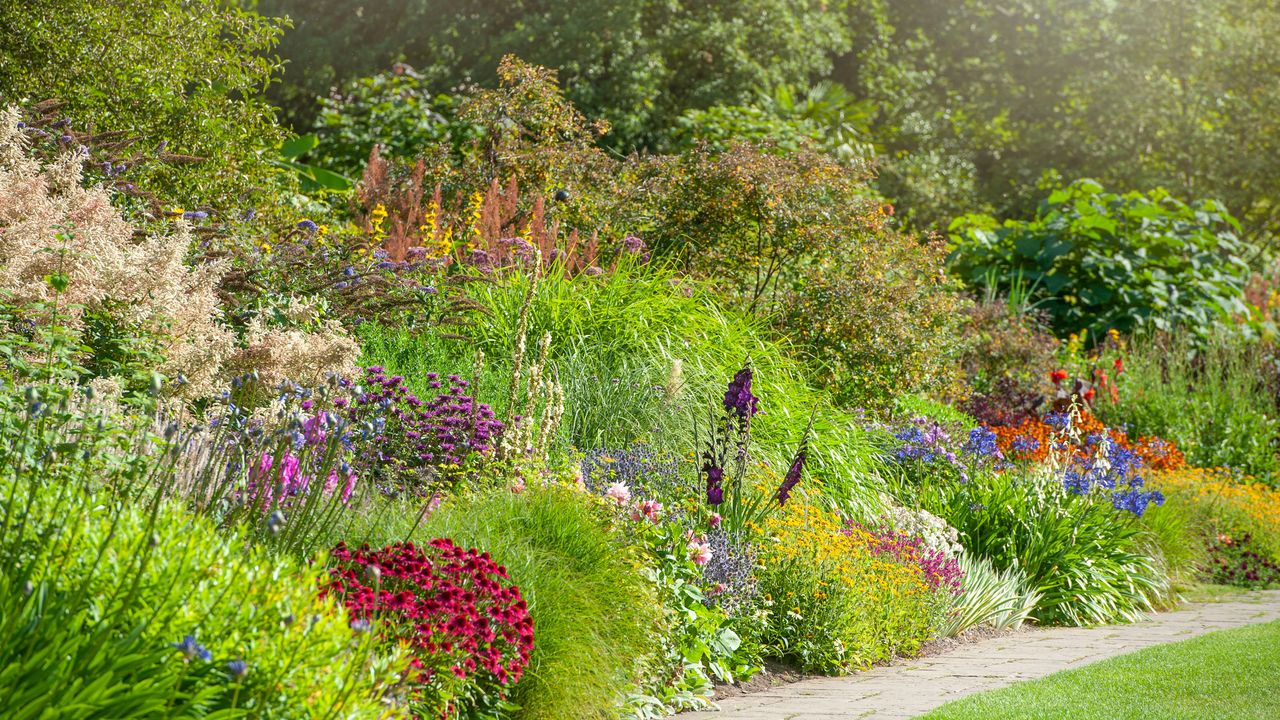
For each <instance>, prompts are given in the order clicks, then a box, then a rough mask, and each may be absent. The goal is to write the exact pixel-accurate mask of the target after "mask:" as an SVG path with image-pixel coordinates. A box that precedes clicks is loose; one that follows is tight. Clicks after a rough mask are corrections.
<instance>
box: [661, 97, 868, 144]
mask: <svg viewBox="0 0 1280 720" xmlns="http://www.w3.org/2000/svg"><path fill="white" fill-rule="evenodd" d="M870 120H871V109H870V108H869V107H868V106H867V103H866V102H864V101H860V100H858V99H857V98H855V97H854V96H853V95H851V94H850V93H849V92H848V91H847V90H845V88H844V87H843V86H841V85H838V84H835V83H832V82H831V81H829V80H824V81H822V82H819V83H816V84H814V85H813V86H811V87H809V88H808V89H807V90H797V89H795V88H793V87H791V86H788V85H780V86H778V87H777V88H775V89H774V90H773V91H772V92H764V91H760V92H757V97H756V99H755V101H754V102H753V103H751V104H748V105H716V106H714V107H710V108H707V109H705V110H700V109H690V110H686V111H685V113H684V114H683V115H681V116H680V118H679V120H678V121H677V129H676V131H675V132H674V133H673V137H674V144H675V146H676V147H677V148H680V149H684V150H687V149H689V148H692V147H696V146H698V145H700V144H703V143H705V144H706V145H708V146H709V147H710V148H711V149H712V150H714V151H716V152H724V151H725V150H728V149H729V148H730V147H731V146H732V145H734V144H735V143H739V142H749V143H752V144H755V145H760V146H762V147H764V148H765V149H766V150H767V151H770V152H777V153H780V154H784V155H785V154H789V153H793V152H796V151H798V150H800V149H802V148H805V147H808V146H814V147H818V148H821V149H822V150H823V151H824V152H826V153H827V154H828V155H830V156H832V157H833V158H835V159H837V160H839V161H841V162H845V163H851V164H852V163H857V162H863V161H867V160H870V159H872V157H873V156H874V155H875V148H874V147H873V146H872V145H871V144H870V142H869V141H868V138H869V137H870V135H871V127H870Z"/></svg>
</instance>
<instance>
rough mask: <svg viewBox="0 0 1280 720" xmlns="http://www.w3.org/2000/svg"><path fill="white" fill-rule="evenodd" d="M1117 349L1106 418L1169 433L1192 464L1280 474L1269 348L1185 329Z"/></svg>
mask: <svg viewBox="0 0 1280 720" xmlns="http://www.w3.org/2000/svg"><path fill="white" fill-rule="evenodd" d="M1117 357H1119V358H1121V359H1122V361H1123V367H1124V372H1123V373H1121V374H1117V375H1116V376H1115V377H1114V383H1115V385H1116V387H1117V393H1116V396H1115V398H1114V399H1113V398H1112V397H1111V396H1110V395H1107V396H1105V397H1102V398H1100V399H1099V402H1097V403H1095V407H1096V408H1097V412H1098V414H1099V416H1100V417H1102V418H1103V419H1105V420H1106V421H1107V422H1108V423H1111V424H1114V425H1124V426H1127V427H1131V428H1132V430H1133V432H1135V433H1143V434H1150V435H1157V436H1160V437H1163V438H1168V439H1169V440H1172V441H1174V442H1176V443H1177V444H1178V447H1179V448H1181V449H1182V451H1183V452H1184V453H1186V456H1187V460H1188V461H1189V462H1190V463H1191V464H1192V465H1197V466H1200V467H1219V466H1224V467H1231V468H1235V469H1238V470H1240V471H1241V472H1243V473H1246V474H1249V475H1254V476H1257V477H1259V478H1262V479H1263V480H1264V481H1272V480H1271V479H1272V478H1276V479H1280V409H1278V407H1277V392H1278V390H1280V386H1277V385H1276V383H1275V380H1274V376H1273V375H1270V374H1269V373H1270V367H1271V366H1272V363H1273V362H1274V361H1273V360H1272V359H1271V357H1270V356H1269V355H1268V353H1267V351H1266V349H1265V348H1263V347H1260V346H1258V345H1256V344H1250V343H1245V342H1243V341H1239V340H1231V339H1229V338H1226V337H1217V338H1215V339H1214V340H1212V341H1210V342H1207V343H1197V342H1196V341H1195V340H1194V338H1193V337H1191V336H1190V335H1189V334H1186V333H1182V334H1177V335H1172V336H1146V337H1139V338H1135V339H1134V340H1132V341H1131V343H1130V344H1129V347H1128V351H1127V352H1122V353H1118V354H1117Z"/></svg>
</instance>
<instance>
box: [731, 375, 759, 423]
mask: <svg viewBox="0 0 1280 720" xmlns="http://www.w3.org/2000/svg"><path fill="white" fill-rule="evenodd" d="M751 375H752V373H751V366H750V365H747V366H746V367H744V368H742V369H741V370H739V371H738V374H737V375H734V376H733V380H731V381H730V382H729V389H728V390H727V391H726V392H725V394H724V409H725V411H726V412H728V413H729V414H731V415H734V416H736V417H737V418H738V420H739V421H740V422H744V423H745V422H746V421H747V420H750V419H751V417H752V416H753V415H755V414H756V413H757V412H758V411H759V406H760V399H759V398H757V397H756V396H755V395H752V394H751Z"/></svg>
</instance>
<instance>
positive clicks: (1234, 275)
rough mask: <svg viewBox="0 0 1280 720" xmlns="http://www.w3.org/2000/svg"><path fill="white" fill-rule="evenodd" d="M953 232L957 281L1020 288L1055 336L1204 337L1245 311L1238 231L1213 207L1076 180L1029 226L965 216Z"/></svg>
mask: <svg viewBox="0 0 1280 720" xmlns="http://www.w3.org/2000/svg"><path fill="white" fill-rule="evenodd" d="M951 232H952V235H951V238H952V242H953V245H954V250H953V252H952V255H951V266H952V268H953V269H954V270H955V271H956V272H957V273H958V274H959V275H960V277H962V278H963V279H964V280H965V281H966V282H968V283H970V284H972V285H979V284H984V283H986V284H988V285H990V286H993V287H994V288H995V289H997V290H999V291H1001V292H1007V291H1008V290H1009V289H1010V288H1011V287H1012V285H1013V284H1014V283H1015V282H1025V283H1026V284H1027V286H1028V287H1029V290H1028V293H1029V297H1030V298H1031V299H1032V300H1033V301H1034V302H1035V303H1036V306H1037V307H1039V308H1041V309H1043V310H1044V311H1046V312H1047V313H1048V314H1049V315H1050V316H1051V317H1052V319H1053V326H1054V328H1055V330H1057V331H1058V332H1059V333H1060V334H1063V335H1065V334H1067V333H1073V332H1079V331H1081V330H1084V329H1088V330H1089V331H1090V332H1091V333H1092V334H1093V335H1094V336H1095V337H1101V336H1102V335H1104V334H1105V333H1106V331H1107V330H1109V329H1111V328H1115V329H1118V330H1120V331H1121V332H1129V331H1131V330H1133V329H1136V328H1150V329H1157V330H1170V329H1172V328H1175V327H1176V328H1181V329H1183V330H1185V331H1187V332H1191V333H1195V334H1200V335H1204V334H1206V333H1209V332H1211V331H1212V330H1213V328H1215V327H1216V326H1219V325H1221V324H1224V323H1226V322H1228V321H1229V320H1230V319H1231V317H1232V316H1234V315H1245V314H1246V308H1245V305H1244V300H1243V291H1244V285H1245V282H1246V281H1247V280H1248V277H1249V268H1248V266H1247V265H1246V264H1245V263H1244V261H1243V260H1241V259H1240V256H1241V253H1242V251H1241V246H1240V241H1239V238H1238V237H1237V235H1238V233H1239V232H1240V225H1239V223H1238V222H1236V220H1235V218H1233V217H1231V215H1230V214H1229V213H1227V211H1226V210H1225V209H1223V207H1222V206H1221V205H1219V204H1218V203H1216V202H1214V201H1212V200H1202V201H1199V202H1194V203H1191V204H1189V205H1188V204H1186V203H1183V202H1181V201H1179V200H1177V199H1175V198H1174V197H1172V196H1170V195H1169V194H1168V193H1167V192H1164V191H1163V190H1156V191H1152V192H1150V193H1146V194H1143V193H1139V192H1131V193H1127V194H1124V195H1117V194H1114V193H1108V192H1106V191H1105V190H1103V188H1102V186H1101V185H1099V184H1097V183H1095V182H1092V181H1087V180H1082V181H1079V182H1076V183H1073V184H1072V185H1070V186H1068V187H1066V188H1062V189H1059V190H1055V191H1054V192H1053V193H1052V194H1050V195H1049V197H1048V198H1047V199H1046V200H1045V201H1044V202H1043V203H1041V205H1040V208H1039V210H1038V211H1037V213H1036V216H1035V217H1034V218H1033V219H1031V220H1026V221H1022V220H1008V221H1006V222H1004V223H1003V224H1001V223H998V222H997V221H996V220H995V219H994V218H992V217H990V216H985V215H968V216H965V217H962V218H959V219H957V220H956V221H955V222H954V223H952V225H951Z"/></svg>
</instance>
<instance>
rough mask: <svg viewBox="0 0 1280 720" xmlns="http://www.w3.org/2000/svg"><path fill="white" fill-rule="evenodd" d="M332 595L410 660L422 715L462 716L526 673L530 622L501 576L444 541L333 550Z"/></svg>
mask: <svg viewBox="0 0 1280 720" xmlns="http://www.w3.org/2000/svg"><path fill="white" fill-rule="evenodd" d="M332 558H333V560H334V561H335V565H334V567H333V569H332V577H333V579H332V581H330V582H329V583H328V584H327V585H325V586H324V587H323V588H322V589H321V595H322V596H328V595H335V596H337V597H338V598H339V599H340V600H341V601H342V603H343V604H344V605H345V606H346V607H347V609H348V611H350V613H351V615H352V616H353V617H356V618H357V619H358V620H360V621H364V622H365V623H367V624H366V625H365V627H368V628H369V629H371V630H373V631H375V632H377V633H379V635H380V636H381V637H382V638H384V639H385V640H386V641H388V642H403V643H406V644H407V645H408V647H409V649H410V651H411V653H412V656H413V659H412V661H411V662H410V666H411V674H410V681H411V682H412V683H413V684H414V685H415V686H416V695H417V697H416V700H417V701H418V702H420V703H423V704H427V706H428V707H433V708H438V707H442V706H443V707H451V708H453V709H454V710H455V711H456V710H459V709H461V705H463V704H465V701H466V698H469V697H472V696H473V693H476V692H480V693H486V694H494V695H497V696H502V695H503V694H504V692H505V688H507V687H509V686H511V685H513V684H515V682H516V681H518V680H519V679H520V676H521V675H522V674H523V673H524V670H525V668H526V667H528V665H529V656H530V653H531V652H532V651H533V619H532V618H531V617H530V615H529V608H528V605H527V604H526V603H525V600H524V598H523V597H521V594H520V590H519V589H518V588H517V587H516V586H515V585H513V584H511V581H510V577H509V576H508V574H507V570H506V568H504V567H502V566H501V565H499V564H498V563H496V562H494V560H493V559H492V558H491V557H489V553H482V552H480V551H478V550H474V549H463V548H461V547H459V546H458V545H456V544H454V543H453V541H452V540H449V539H447V538H438V539H435V540H432V541H431V542H430V543H428V544H427V546H426V547H418V546H416V545H414V544H413V543H397V544H393V545H388V546H387V547H384V548H381V549H378V550H371V549H370V548H369V547H368V546H367V545H366V546H363V547H361V548H359V549H355V550H352V549H350V548H348V547H347V546H346V545H345V544H340V545H338V546H337V547H336V548H334V550H333V554H332Z"/></svg>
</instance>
